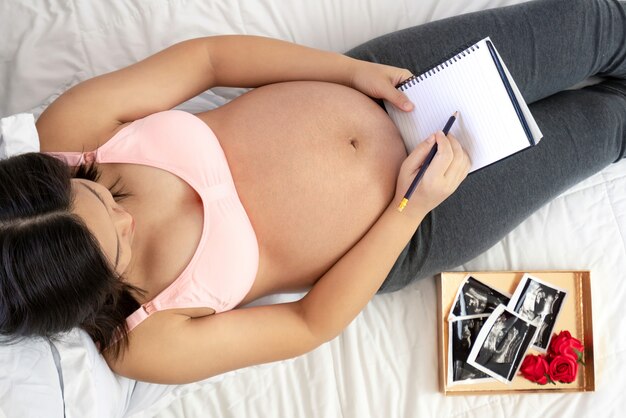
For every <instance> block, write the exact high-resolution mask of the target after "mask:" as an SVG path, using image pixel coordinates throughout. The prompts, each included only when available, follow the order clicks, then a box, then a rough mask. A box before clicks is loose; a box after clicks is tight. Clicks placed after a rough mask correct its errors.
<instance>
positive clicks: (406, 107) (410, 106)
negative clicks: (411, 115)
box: [402, 102, 413, 111]
mask: <svg viewBox="0 0 626 418" xmlns="http://www.w3.org/2000/svg"><path fill="white" fill-rule="evenodd" d="M402 109H404V110H406V111H409V110H411V109H413V103H411V102H405V103H404V104H403V105H402Z"/></svg>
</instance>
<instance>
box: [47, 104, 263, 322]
mask: <svg viewBox="0 0 626 418" xmlns="http://www.w3.org/2000/svg"><path fill="white" fill-rule="evenodd" d="M49 154H51V155H54V156H55V157H58V158H61V159H63V160H65V161H66V162H67V163H68V164H69V165H71V166H76V165H78V164H81V163H83V162H85V161H91V160H92V159H93V158H95V160H96V162H98V163H127V164H143V165H148V166H151V167H157V168H160V169H163V170H166V171H168V172H170V173H172V174H175V175H177V176H178V177H180V178H181V179H182V180H184V181H186V182H187V183H188V184H189V186H191V187H192V188H193V189H195V191H196V193H198V195H199V196H200V198H201V199H202V203H203V207H204V225H203V230H202V237H201V238H200V242H199V244H198V248H197V249H196V252H195V254H194V255H193V257H192V259H191V261H190V262H189V264H188V265H187V267H186V268H185V269H184V271H183V272H182V274H181V275H180V276H179V277H178V278H177V279H176V280H174V282H173V283H172V284H171V285H170V286H169V287H167V288H166V289H164V290H163V291H162V292H161V293H159V294H158V295H157V296H155V297H154V299H152V300H151V301H149V302H147V303H144V304H143V305H141V307H140V308H139V309H137V310H136V311H135V312H134V313H133V314H131V315H130V316H129V317H128V318H127V319H126V323H127V324H128V328H129V330H132V329H133V328H135V327H136V326H137V325H138V324H140V323H141V322H142V321H143V320H144V319H146V318H147V317H148V316H150V315H151V314H152V313H154V312H157V311H161V310H165V309H174V308H212V309H214V310H215V312H216V313H219V312H223V311H227V310H229V309H233V308H234V307H235V306H237V305H238V304H239V303H240V302H241V301H242V300H243V298H244V297H245V296H246V294H247V293H248V291H249V290H250V288H251V287H252V283H253V282H254V279H255V277H256V273H257V270H258V264H259V248H258V244H257V240H256V235H255V233H254V230H253V229H252V225H251V223H250V220H249V218H248V216H247V214H246V212H245V210H244V208H243V206H242V204H241V201H240V200H239V197H238V195H237V191H236V190H235V184H234V182H233V178H232V176H231V173H230V170H229V168H228V162H227V161H226V156H225V155H224V151H223V150H222V148H221V146H220V144H219V142H218V140H217V137H216V136H215V134H214V133H213V131H212V130H211V129H210V128H209V127H208V126H207V125H206V124H205V123H204V122H203V121H202V120H200V119H199V118H198V117H196V116H194V115H192V114H190V113H187V112H183V111H180V110H168V111H164V112H158V113H155V114H152V115H150V116H147V117H145V118H143V119H138V120H136V121H134V122H132V123H131V124H129V125H128V126H125V127H124V128H122V129H121V130H120V131H119V132H117V133H116V134H115V136H113V138H111V139H110V140H109V141H108V142H106V143H105V144H104V145H103V146H101V147H100V148H98V149H97V150H96V151H91V152H86V153H80V152H52V153H49Z"/></svg>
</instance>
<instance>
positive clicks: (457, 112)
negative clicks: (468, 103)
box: [452, 110, 459, 118]
mask: <svg viewBox="0 0 626 418" xmlns="http://www.w3.org/2000/svg"><path fill="white" fill-rule="evenodd" d="M452 116H454V117H455V118H456V117H458V116H459V111H458V110H457V111H456V112H454V114H453V115H452Z"/></svg>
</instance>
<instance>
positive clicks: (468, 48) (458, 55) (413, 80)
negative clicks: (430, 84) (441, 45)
mask: <svg viewBox="0 0 626 418" xmlns="http://www.w3.org/2000/svg"><path fill="white" fill-rule="evenodd" d="M477 49H480V46H479V45H478V44H476V43H471V44H466V45H463V46H462V47H461V48H459V49H458V50H457V52H454V53H453V54H451V55H450V57H449V58H447V59H446V60H444V62H442V63H441V64H437V65H434V66H432V67H430V68H429V69H427V70H426V71H424V72H423V73H421V74H419V75H414V76H411V77H409V78H407V79H406V80H404V81H403V82H402V83H400V84H398V85H397V86H396V88H397V89H398V90H400V91H405V90H407V89H408V88H409V87H412V86H414V85H416V84H418V83H419V82H421V81H424V80H425V79H427V78H428V77H430V76H432V75H434V74H437V73H438V72H439V71H441V70H443V69H444V68H447V67H449V66H450V65H452V64H454V63H455V62H457V61H459V60H461V59H463V58H464V57H465V56H467V55H469V54H471V53H472V52H474V51H475V50H477Z"/></svg>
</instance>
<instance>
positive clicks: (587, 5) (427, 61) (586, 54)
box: [346, 0, 626, 103]
mask: <svg viewBox="0 0 626 418" xmlns="http://www.w3.org/2000/svg"><path fill="white" fill-rule="evenodd" d="M625 4H626V3H625V2H621V6H620V3H619V2H617V1H615V0H535V1H531V2H527V3H521V4H517V5H513V6H508V7H503V8H498V9H490V10H484V11H480V12H475V13H469V14H465V15H460V16H454V17H451V18H447V19H442V20H438V21H435V22H430V23H427V24H424V25H420V26H416V27H413V28H408V29H404V30H401V31H398V32H394V33H391V34H388V35H384V36H381V37H379V38H376V39H374V40H371V41H369V42H366V43H365V44H363V45H360V46H358V47H356V48H353V49H352V50H350V51H348V52H346V55H349V56H351V57H354V58H359V59H363V60H366V61H372V62H380V63H383V64H389V65H395V66H398V67H403V68H407V69H409V70H410V71H411V72H413V74H419V73H421V72H422V71H423V70H425V69H427V68H430V67H432V66H433V65H436V64H439V63H440V62H441V61H442V60H443V59H444V58H448V56H449V54H450V53H451V52H453V51H455V50H457V49H458V48H459V47H460V46H462V45H465V44H467V43H468V42H476V41H479V40H481V39H483V38H485V37H487V36H489V37H491V40H492V41H493V43H494V45H495V46H496V48H497V49H498V52H499V53H500V55H501V56H502V59H503V60H504V62H505V63H506V65H507V67H508V69H509V71H510V72H511V75H512V76H513V79H514V80H515V82H516V84H517V85H518V87H519V89H520V91H521V93H522V95H523V96H524V99H525V100H526V102H527V103H532V102H534V101H536V100H539V99H542V98H544V97H548V96H550V95H551V94H554V93H556V92H559V91H561V90H564V89H566V88H569V87H572V86H573V85H575V84H577V83H579V82H581V81H583V80H585V79H586V78H588V77H589V76H592V75H599V76H612V77H617V78H626V49H625V48H624V45H625V44H626V28H625V23H624V22H625V19H626V17H625V16H626V6H625Z"/></svg>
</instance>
